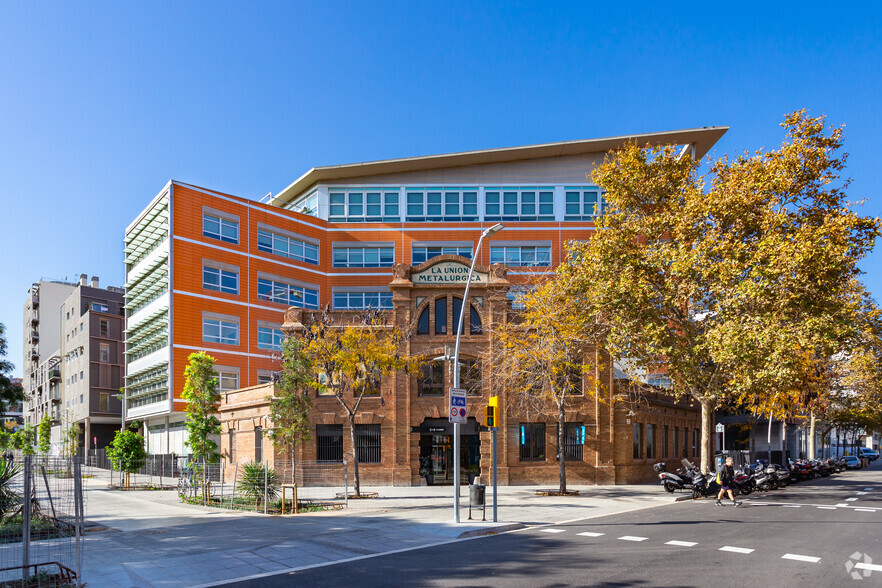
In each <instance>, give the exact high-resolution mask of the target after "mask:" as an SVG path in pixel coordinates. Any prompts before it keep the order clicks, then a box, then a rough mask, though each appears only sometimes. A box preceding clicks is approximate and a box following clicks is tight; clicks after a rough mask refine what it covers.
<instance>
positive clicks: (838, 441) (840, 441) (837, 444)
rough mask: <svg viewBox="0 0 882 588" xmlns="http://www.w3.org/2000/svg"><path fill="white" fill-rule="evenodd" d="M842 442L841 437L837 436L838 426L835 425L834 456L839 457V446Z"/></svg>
mask: <svg viewBox="0 0 882 588" xmlns="http://www.w3.org/2000/svg"><path fill="white" fill-rule="evenodd" d="M841 444H842V439H841V438H840V436H839V427H836V457H839V446H840V445H841Z"/></svg>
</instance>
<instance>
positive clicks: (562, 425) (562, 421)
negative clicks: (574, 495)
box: [557, 404, 567, 495]
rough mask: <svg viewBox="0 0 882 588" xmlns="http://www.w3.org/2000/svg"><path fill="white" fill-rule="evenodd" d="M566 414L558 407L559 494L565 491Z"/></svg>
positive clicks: (561, 406) (562, 408) (561, 407)
mask: <svg viewBox="0 0 882 588" xmlns="http://www.w3.org/2000/svg"><path fill="white" fill-rule="evenodd" d="M566 418H567V415H566V412H564V406H563V404H561V405H560V406H558V412H557V461H558V464H559V467H560V493H561V494H562V495H563V494H564V493H566V491H567V464H566V461H567V456H566V452H565V451H564V438H565V437H566Z"/></svg>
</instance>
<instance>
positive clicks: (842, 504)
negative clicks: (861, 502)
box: [836, 502, 851, 506]
mask: <svg viewBox="0 0 882 588" xmlns="http://www.w3.org/2000/svg"><path fill="white" fill-rule="evenodd" d="M836 506H851V505H850V504H845V503H844V502H840V503H839V504H837V505H836Z"/></svg>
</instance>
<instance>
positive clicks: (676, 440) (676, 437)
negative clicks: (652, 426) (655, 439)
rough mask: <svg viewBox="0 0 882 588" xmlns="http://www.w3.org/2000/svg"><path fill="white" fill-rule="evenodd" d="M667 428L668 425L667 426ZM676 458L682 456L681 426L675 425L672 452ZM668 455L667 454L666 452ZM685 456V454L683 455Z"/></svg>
mask: <svg viewBox="0 0 882 588" xmlns="http://www.w3.org/2000/svg"><path fill="white" fill-rule="evenodd" d="M665 428H666V429H667V427H665ZM672 455H673V456H674V458H675V459H676V458H678V457H680V428H679V427H674V452H673V454H672ZM665 457H667V454H665ZM683 457H685V456H683Z"/></svg>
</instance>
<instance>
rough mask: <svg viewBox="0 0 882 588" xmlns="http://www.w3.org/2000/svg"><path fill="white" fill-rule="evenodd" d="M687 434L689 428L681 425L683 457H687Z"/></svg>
mask: <svg viewBox="0 0 882 588" xmlns="http://www.w3.org/2000/svg"><path fill="white" fill-rule="evenodd" d="M688 435H689V429H687V428H686V427H683V457H689V443H688V441H687V437H688Z"/></svg>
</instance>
